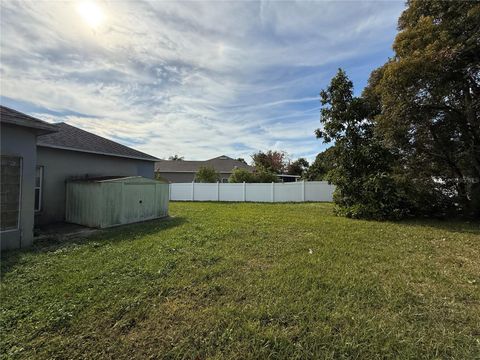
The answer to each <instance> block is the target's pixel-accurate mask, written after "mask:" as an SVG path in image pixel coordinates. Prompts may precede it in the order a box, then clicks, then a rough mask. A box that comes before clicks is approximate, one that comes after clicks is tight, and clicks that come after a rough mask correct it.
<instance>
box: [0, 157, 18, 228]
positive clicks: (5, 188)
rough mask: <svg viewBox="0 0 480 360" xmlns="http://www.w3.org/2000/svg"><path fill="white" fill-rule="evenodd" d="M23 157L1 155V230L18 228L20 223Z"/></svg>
mask: <svg viewBox="0 0 480 360" xmlns="http://www.w3.org/2000/svg"><path fill="white" fill-rule="evenodd" d="M21 180H22V158H20V157H17V156H4V155H2V156H1V183H0V192H1V194H0V216H1V224H0V231H8V230H16V229H18V227H19V223H20V196H21V189H22V187H21Z"/></svg>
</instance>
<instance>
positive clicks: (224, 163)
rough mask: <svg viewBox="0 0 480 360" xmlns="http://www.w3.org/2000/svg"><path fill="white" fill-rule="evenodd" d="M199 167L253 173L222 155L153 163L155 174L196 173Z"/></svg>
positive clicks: (239, 163) (226, 171)
mask: <svg viewBox="0 0 480 360" xmlns="http://www.w3.org/2000/svg"><path fill="white" fill-rule="evenodd" d="M200 166H212V167H213V168H214V169H215V170H216V171H217V172H219V173H231V172H232V170H233V169H234V168H244V169H247V170H249V171H253V170H254V168H253V167H252V166H250V165H247V164H245V163H243V162H241V161H238V160H235V159H232V158H230V157H228V156H225V155H222V156H219V157H216V158H213V159H209V160H203V161H191V160H161V161H158V162H156V163H155V171H157V172H160V173H162V172H197V171H198V169H199V168H200Z"/></svg>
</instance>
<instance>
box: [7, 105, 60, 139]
mask: <svg viewBox="0 0 480 360" xmlns="http://www.w3.org/2000/svg"><path fill="white" fill-rule="evenodd" d="M0 121H1V122H2V123H6V124H13V125H17V126H24V127H29V128H32V129H36V130H38V132H39V133H42V134H46V133H50V132H53V131H57V130H58V129H57V127H56V126H55V125H53V124H49V123H47V122H45V121H42V120H39V119H37V118H34V117H33V116H30V115H27V114H24V113H21V112H20V111H17V110H13V109H10V108H9V107H6V106H3V105H0Z"/></svg>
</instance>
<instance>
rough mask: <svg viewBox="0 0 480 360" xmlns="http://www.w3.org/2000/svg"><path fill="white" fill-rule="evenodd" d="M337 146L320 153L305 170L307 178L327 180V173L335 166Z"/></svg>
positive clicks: (310, 179)
mask: <svg viewBox="0 0 480 360" xmlns="http://www.w3.org/2000/svg"><path fill="white" fill-rule="evenodd" d="M335 158H336V156H335V146H332V147H329V148H328V149H327V150H324V151H322V152H321V153H319V154H318V155H317V156H316V158H315V161H314V162H313V163H312V165H311V166H310V167H309V168H308V170H307V171H306V172H305V175H304V178H305V180H309V181H315V180H326V176H327V173H328V172H329V171H330V170H333V169H334V168H335Z"/></svg>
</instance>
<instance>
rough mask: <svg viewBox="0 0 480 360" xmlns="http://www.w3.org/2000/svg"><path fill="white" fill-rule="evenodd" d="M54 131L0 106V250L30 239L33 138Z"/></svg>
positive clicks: (42, 123)
mask: <svg viewBox="0 0 480 360" xmlns="http://www.w3.org/2000/svg"><path fill="white" fill-rule="evenodd" d="M55 131H57V127H56V126H55V125H51V124H48V123H46V122H44V121H41V120H38V119H35V118H33V117H30V116H28V115H25V114H22V113H20V112H18V111H15V110H12V109H9V108H6V107H4V106H1V107H0V132H1V176H0V178H1V179H0V180H1V181H0V215H1V224H0V244H1V249H2V250H3V249H10V248H18V247H27V246H30V245H31V244H32V242H33V225H34V208H35V193H36V191H35V186H36V184H35V178H36V170H35V169H36V162H37V137H38V136H39V135H42V134H48V133H52V132H55Z"/></svg>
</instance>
